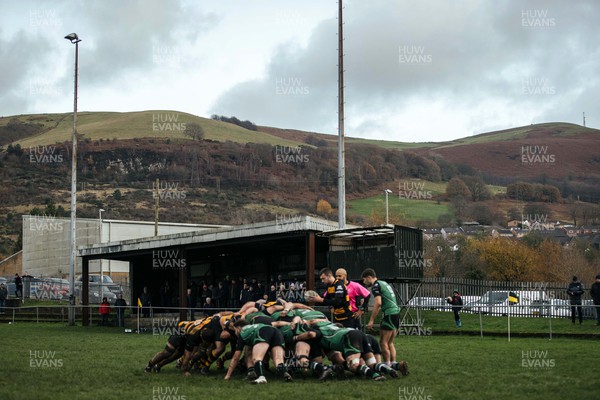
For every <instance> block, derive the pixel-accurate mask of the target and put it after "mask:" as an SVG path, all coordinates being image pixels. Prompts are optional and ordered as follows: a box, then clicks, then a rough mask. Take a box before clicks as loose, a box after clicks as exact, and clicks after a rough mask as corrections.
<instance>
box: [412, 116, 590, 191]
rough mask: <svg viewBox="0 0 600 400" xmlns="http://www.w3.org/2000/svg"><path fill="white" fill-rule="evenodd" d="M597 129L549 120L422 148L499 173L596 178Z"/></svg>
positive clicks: (425, 150)
mask: <svg viewBox="0 0 600 400" xmlns="http://www.w3.org/2000/svg"><path fill="white" fill-rule="evenodd" d="M598 149H600V130H598V129H591V128H586V127H583V126H579V125H574V124H566V123H547V124H537V125H530V126H525V127H520V128H514V129H507V130H503V131H497V132H490V133H485V134H481V135H476V136H471V137H468V138H464V139H459V140H456V141H452V142H448V143H440V144H438V145H437V146H434V147H429V148H426V149H420V150H419V153H420V154H427V155H429V156H432V157H442V158H444V159H446V160H448V161H451V162H453V163H458V164H465V165H468V166H470V167H472V168H475V169H477V170H479V171H482V172H484V173H486V174H488V175H490V176H494V177H499V178H512V179H514V178H523V179H532V178H540V177H545V178H551V179H555V180H575V181H582V182H589V183H594V182H600V155H599V154H598Z"/></svg>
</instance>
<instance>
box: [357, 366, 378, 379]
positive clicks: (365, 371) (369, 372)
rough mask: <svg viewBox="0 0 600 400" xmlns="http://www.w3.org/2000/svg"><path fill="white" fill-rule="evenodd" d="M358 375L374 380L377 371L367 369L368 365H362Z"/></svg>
mask: <svg viewBox="0 0 600 400" xmlns="http://www.w3.org/2000/svg"><path fill="white" fill-rule="evenodd" d="M358 375H363V376H366V377H367V378H372V377H373V375H375V371H373V370H372V369H371V368H369V367H367V366H366V365H361V366H360V368H359V369H358Z"/></svg>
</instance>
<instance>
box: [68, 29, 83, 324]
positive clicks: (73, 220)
mask: <svg viewBox="0 0 600 400" xmlns="http://www.w3.org/2000/svg"><path fill="white" fill-rule="evenodd" d="M65 39H67V40H70V41H71V43H73V44H75V80H74V86H75V89H74V94H73V97H74V101H73V134H72V146H73V148H72V151H71V233H70V238H69V287H70V291H71V293H70V296H69V325H75V262H76V260H77V257H76V254H75V252H76V251H77V246H76V243H75V242H76V231H77V228H76V223H77V220H76V206H77V69H78V59H79V42H81V39H79V37H78V36H77V34H76V33H71V34H68V35H67V36H65Z"/></svg>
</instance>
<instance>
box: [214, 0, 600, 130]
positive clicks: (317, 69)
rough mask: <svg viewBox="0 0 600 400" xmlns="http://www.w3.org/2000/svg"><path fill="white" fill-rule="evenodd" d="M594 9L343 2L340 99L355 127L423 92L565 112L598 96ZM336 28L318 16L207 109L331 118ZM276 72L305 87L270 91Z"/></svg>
mask: <svg viewBox="0 0 600 400" xmlns="http://www.w3.org/2000/svg"><path fill="white" fill-rule="evenodd" d="M599 9H600V4H598V3H596V2H594V1H592V0H589V1H581V2H562V1H531V0H530V1H519V2H493V1H488V2H481V1H451V2H449V1H447V0H435V1H434V0H431V1H419V2H409V1H393V0H373V1H369V2H356V1H354V2H351V3H349V4H348V5H347V8H346V9H345V38H346V40H345V53H346V58H345V66H346V75H345V79H346V101H347V103H348V107H349V110H352V112H358V113H360V112H362V114H365V113H367V112H368V113H369V116H368V117H367V118H366V119H363V122H362V123H361V125H358V124H359V123H358V122H357V123H356V125H357V126H355V127H354V128H356V130H357V131H358V130H362V129H368V128H369V127H372V128H373V129H385V128H381V124H379V123H378V122H377V116H378V115H385V114H386V113H388V114H389V112H390V111H393V110H401V109H402V108H403V107H405V106H406V105H408V104H410V103H411V102H412V101H414V100H415V99H424V98H441V99H444V100H446V101H448V102H451V103H454V104H457V105H458V106H460V107H463V109H462V110H463V112H468V111H466V110H468V108H469V107H473V106H477V105H478V104H480V103H481V102H482V101H485V100H488V99H498V100H499V101H504V102H505V103H507V104H510V105H511V106H513V107H518V105H523V106H524V107H530V108H535V107H536V106H537V107H539V113H538V114H539V115H538V117H540V118H542V117H548V118H550V117H551V116H552V115H557V116H563V117H567V116H569V115H571V114H572V112H571V111H566V112H565V110H564V109H563V108H565V107H566V108H567V109H568V108H570V107H572V106H573V105H572V104H570V103H571V102H572V101H575V102H576V103H579V101H576V100H577V99H580V100H581V101H582V102H583V101H592V102H593V101H594V99H598V95H597V94H596V95H593V94H592V92H591V86H595V85H594V84H593V81H594V80H595V79H596V78H595V76H596V72H595V71H597V70H598V68H599V66H600V58H599V57H600V51H599V50H598V45H597V43H599V42H600V40H599V39H600V32H599V31H598V30H597V29H596V23H595V21H594V20H593V18H594V17H593V16H594V15H597V12H598V11H599ZM524 19H525V21H524ZM528 24H530V25H528ZM536 24H537V26H536ZM539 24H546V25H548V26H546V27H540V26H539ZM336 30H337V27H336V21H335V20H334V19H331V20H328V21H325V22H323V23H322V24H321V25H319V27H318V28H317V29H316V30H315V32H314V34H313V35H312V37H311V40H310V42H309V44H308V46H307V47H306V48H304V49H298V50H297V52H296V53H294V54H289V53H286V52H284V51H282V50H281V49H280V50H279V51H278V52H276V53H275V54H274V55H273V57H272V60H273V61H272V62H271V64H270V66H269V68H268V75H267V77H266V78H265V79H263V80H259V81H254V82H251V83H249V82H248V83H244V84H241V85H239V86H237V87H234V88H232V89H231V90H230V91H228V92H227V93H224V94H223V95H222V96H221V98H220V99H219V100H218V101H217V102H216V103H215V105H214V110H215V112H219V113H229V114H240V115H244V118H250V119H255V120H256V121H257V122H259V123H266V124H270V125H279V126H282V127H294V128H300V129H312V130H315V129H320V130H323V127H324V126H335V120H336V118H337V116H336V104H337V103H336V94H337V92H336V90H337V82H336V79H337V74H336V61H337V59H336V56H337V54H336V50H335V49H336V44H337V43H336V36H335V33H336ZM405 46H406V47H405ZM415 51H416V52H417V53H416V55H417V56H419V55H421V56H424V57H425V58H422V61H421V62H412V63H411V62H401V60H400V55H401V52H403V53H402V54H404V56H405V59H404V60H406V57H408V58H410V57H411V56H412V55H413V54H415V53H414V52H415ZM419 52H421V53H419ZM427 57H429V58H427ZM279 76H295V77H301V78H302V79H303V81H306V82H307V83H308V82H310V84H311V85H312V86H311V92H310V95H308V96H304V97H302V96H294V97H291V96H288V97H284V98H282V97H281V96H276V95H274V93H273V90H272V82H273V81H274V80H275V79H276V78H277V77H279ZM590 83H592V84H590ZM536 91H537V92H540V91H541V92H544V91H546V92H552V91H554V94H553V95H552V94H547V93H542V94H536V93H535V92H536ZM528 92H531V93H533V94H528ZM579 92H581V93H579ZM596 93H597V92H596ZM565 97H566V98H565ZM594 104H598V101H597V100H596V101H595V103H594ZM286 107H291V108H290V109H288V112H287V114H288V115H282V113H285V111H284V110H285V109H286ZM365 120H366V121H367V122H364V121H365ZM350 121H352V119H351V117H350ZM319 127H320V128H319ZM388 129H389V127H388ZM470 133H472V132H465V134H470Z"/></svg>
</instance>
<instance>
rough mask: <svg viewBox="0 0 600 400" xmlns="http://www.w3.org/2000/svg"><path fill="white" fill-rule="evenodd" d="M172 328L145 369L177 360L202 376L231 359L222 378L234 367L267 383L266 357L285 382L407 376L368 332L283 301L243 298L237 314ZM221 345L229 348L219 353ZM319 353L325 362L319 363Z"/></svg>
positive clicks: (404, 366)
mask: <svg viewBox="0 0 600 400" xmlns="http://www.w3.org/2000/svg"><path fill="white" fill-rule="evenodd" d="M178 327H179V329H180V331H179V332H178V333H177V334H175V335H171V336H170V337H169V339H168V340H167V345H166V346H165V349H164V350H162V351H160V352H158V353H157V354H156V355H155V356H154V357H153V358H152V359H151V360H150V361H149V362H148V364H147V366H146V367H145V369H144V370H145V372H160V370H161V368H162V367H163V366H165V365H167V364H169V363H171V362H173V361H175V360H178V361H177V366H178V367H179V368H180V369H181V372H182V373H183V374H184V375H185V376H189V375H191V372H192V371H193V370H198V371H199V372H200V374H202V375H206V374H208V373H209V368H210V366H211V365H212V364H213V363H215V364H216V369H217V370H223V369H224V364H225V362H226V361H227V360H229V359H231V361H230V363H229V366H228V369H227V371H226V374H225V380H230V379H231V377H232V375H233V373H234V372H235V371H236V370H240V371H245V372H246V377H245V378H244V380H247V381H249V382H250V383H253V384H263V383H267V379H266V377H265V370H266V369H268V365H269V358H270V360H272V361H273V364H274V366H275V371H276V373H277V375H279V376H280V377H281V378H282V379H284V380H285V381H287V382H290V381H293V376H306V375H313V376H315V377H317V378H318V379H319V380H326V379H330V378H331V377H338V378H340V379H345V378H346V374H347V372H350V373H352V374H354V375H357V376H361V377H366V378H369V379H372V380H374V381H381V380H385V375H388V376H390V377H393V378H396V377H398V376H399V374H398V372H400V374H401V375H403V376H406V375H408V365H407V363H406V362H405V361H401V362H393V363H385V362H381V350H380V347H379V343H378V342H377V340H376V339H375V338H374V337H373V336H372V335H368V334H365V333H363V332H362V331H360V330H357V329H353V328H346V327H343V326H342V325H341V324H339V323H333V322H331V321H329V320H328V319H327V317H326V316H325V314H323V313H322V312H320V311H316V310H314V309H313V308H311V307H309V306H307V305H305V304H302V303H291V302H286V301H284V300H283V299H277V300H275V301H269V302H267V301H264V300H259V301H257V302H248V303H246V304H244V305H243V306H242V308H241V309H240V310H239V311H237V312H231V311H223V312H220V313H218V314H215V315H214V316H209V317H205V318H202V319H199V320H196V321H182V322H180V323H179V325H178ZM227 344H229V345H230V351H228V352H225V349H226V346H227ZM242 354H244V356H243V357H242ZM324 356H327V358H328V359H329V361H330V362H331V365H330V366H328V365H324V364H323V358H324Z"/></svg>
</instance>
